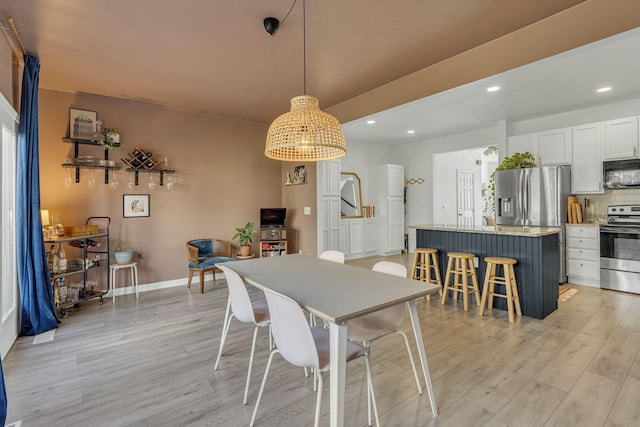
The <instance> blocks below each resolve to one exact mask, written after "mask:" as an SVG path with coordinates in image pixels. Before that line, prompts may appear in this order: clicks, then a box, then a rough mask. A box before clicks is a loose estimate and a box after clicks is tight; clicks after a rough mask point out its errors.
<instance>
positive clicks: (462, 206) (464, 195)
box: [456, 169, 474, 227]
mask: <svg viewBox="0 0 640 427" xmlns="http://www.w3.org/2000/svg"><path fill="white" fill-rule="evenodd" d="M456 177H457V183H458V184H457V187H456V193H457V202H458V203H457V213H458V226H462V227H470V226H473V214H474V212H473V172H469V171H465V170H460V169H458V170H457V171H456Z"/></svg>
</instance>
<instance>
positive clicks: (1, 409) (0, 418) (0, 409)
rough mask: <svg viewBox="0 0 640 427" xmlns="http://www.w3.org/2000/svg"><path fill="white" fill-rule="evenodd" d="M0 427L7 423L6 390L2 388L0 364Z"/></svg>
mask: <svg viewBox="0 0 640 427" xmlns="http://www.w3.org/2000/svg"><path fill="white" fill-rule="evenodd" d="M0 380H1V381H0V383H1V384H0V426H3V427H4V425H5V423H6V422H7V389H6V388H5V387H4V374H3V373H2V362H0Z"/></svg>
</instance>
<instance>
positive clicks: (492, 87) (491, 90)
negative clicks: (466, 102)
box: [487, 86, 500, 92]
mask: <svg viewBox="0 0 640 427" xmlns="http://www.w3.org/2000/svg"><path fill="white" fill-rule="evenodd" d="M499 90H500V86H490V87H488V88H487V92H497V91H499Z"/></svg>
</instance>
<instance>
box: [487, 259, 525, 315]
mask: <svg viewBox="0 0 640 427" xmlns="http://www.w3.org/2000/svg"><path fill="white" fill-rule="evenodd" d="M484 261H485V262H486V263H487V272H486V274H485V276H484V284H483V288H484V289H483V290H482V302H481V303H480V310H479V311H478V314H479V315H480V316H482V315H484V306H485V303H486V302H487V299H489V307H488V309H489V310H491V309H492V308H493V297H500V298H506V300H507V311H508V312H509V323H514V322H515V316H514V315H513V306H515V308H516V313H517V314H518V316H522V312H521V311H520V298H518V284H517V283H516V275H515V272H514V270H513V266H514V265H515V264H516V263H517V262H518V261H517V260H515V259H513V258H501V257H486V258H485V259H484ZM498 265H501V266H502V269H503V272H504V276H496V267H497V266H498ZM496 283H497V284H498V285H504V287H505V290H506V293H505V294H500V293H496V292H495V285H496Z"/></svg>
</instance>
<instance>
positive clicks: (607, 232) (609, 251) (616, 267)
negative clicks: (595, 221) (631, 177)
mask: <svg viewBox="0 0 640 427" xmlns="http://www.w3.org/2000/svg"><path fill="white" fill-rule="evenodd" d="M600 287H601V288H604V289H613V290H616V291H624V292H633V293H635V294H640V205H617V206H609V207H608V208H607V224H603V225H601V226H600Z"/></svg>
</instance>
